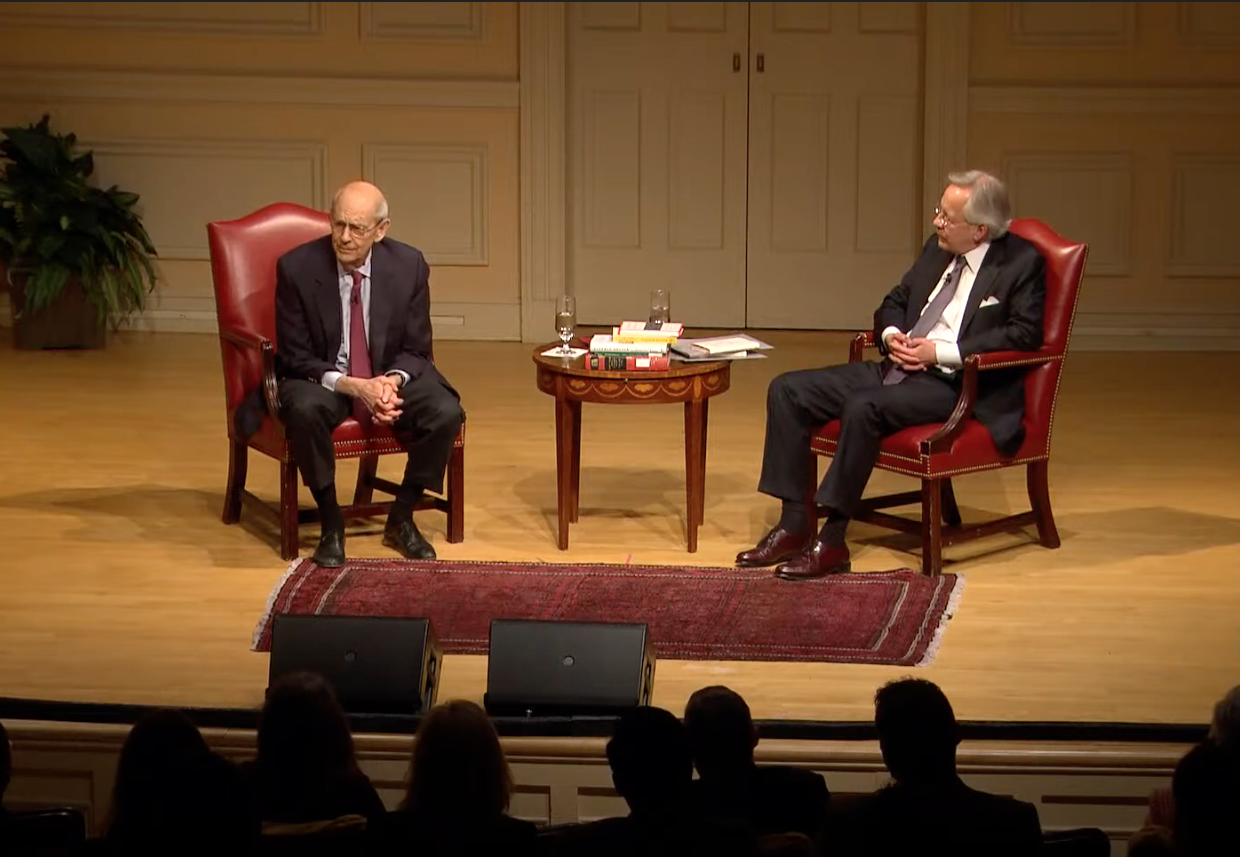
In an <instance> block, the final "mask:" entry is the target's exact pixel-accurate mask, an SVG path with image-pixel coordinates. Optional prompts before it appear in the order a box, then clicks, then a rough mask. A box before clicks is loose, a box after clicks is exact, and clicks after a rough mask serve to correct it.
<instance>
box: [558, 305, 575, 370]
mask: <svg viewBox="0 0 1240 857" xmlns="http://www.w3.org/2000/svg"><path fill="white" fill-rule="evenodd" d="M555 332H556V333H557V334H559V336H560V342H561V343H563V344H562V345H561V346H560V350H559V353H560V354H562V355H564V356H566V357H567V356H568V355H570V354H572V353H573V350H572V349H571V348H569V347H568V343H569V341H570V340H571V339H572V338H573V335H574V334H575V333H576V332H577V299H576V298H575V297H573V296H572V295H560V296H559V297H558V298H556V299H555Z"/></svg>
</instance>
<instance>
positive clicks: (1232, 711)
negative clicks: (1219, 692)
mask: <svg viewBox="0 0 1240 857" xmlns="http://www.w3.org/2000/svg"><path fill="white" fill-rule="evenodd" d="M1210 740H1211V741H1213V742H1214V743H1215V744H1217V745H1218V746H1219V747H1222V748H1223V749H1224V750H1227V751H1228V752H1230V753H1235V754H1236V755H1238V756H1240V685H1236V686H1235V687H1233V688H1232V689H1231V690H1229V691H1227V693H1226V695H1225V696H1224V697H1223V698H1222V699H1220V700H1219V701H1218V704H1216V705H1215V706H1214V718H1213V719H1212V720H1211V721H1210Z"/></svg>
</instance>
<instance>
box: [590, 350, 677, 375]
mask: <svg viewBox="0 0 1240 857" xmlns="http://www.w3.org/2000/svg"><path fill="white" fill-rule="evenodd" d="M586 366H587V367H589V368H590V369H601V370H604V371H609V372H638V371H642V370H646V371H650V372H664V371H666V370H668V369H670V368H671V359H670V358H669V357H668V356H667V355H666V354H650V355H645V354H589V355H586Z"/></svg>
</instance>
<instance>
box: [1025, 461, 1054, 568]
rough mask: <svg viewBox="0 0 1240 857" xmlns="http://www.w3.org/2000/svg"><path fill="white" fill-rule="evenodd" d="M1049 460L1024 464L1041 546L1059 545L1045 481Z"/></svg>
mask: <svg viewBox="0 0 1240 857" xmlns="http://www.w3.org/2000/svg"><path fill="white" fill-rule="evenodd" d="M1048 465H1049V462H1046V461H1035V462H1033V463H1032V464H1029V465H1026V484H1027V485H1028V488H1029V505H1030V506H1032V507H1033V515H1034V518H1035V519H1036V520H1037V523H1038V540H1039V541H1041V542H1042V546H1043V547H1048V548H1057V547H1059V530H1057V529H1056V528H1055V516H1054V515H1053V514H1052V513H1051V493H1050V485H1049V483H1048V481H1047V470H1048Z"/></svg>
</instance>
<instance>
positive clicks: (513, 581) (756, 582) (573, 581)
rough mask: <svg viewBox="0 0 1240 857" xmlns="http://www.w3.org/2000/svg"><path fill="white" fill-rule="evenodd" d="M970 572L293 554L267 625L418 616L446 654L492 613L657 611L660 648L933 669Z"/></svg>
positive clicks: (579, 618)
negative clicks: (330, 560)
mask: <svg viewBox="0 0 1240 857" xmlns="http://www.w3.org/2000/svg"><path fill="white" fill-rule="evenodd" d="M963 588H964V579H963V578H962V577H960V576H959V575H955V574H944V575H942V576H940V577H937V578H929V577H925V576H924V575H921V574H918V573H916V572H914V571H911V570H909V569H900V570H898V571H889V572H878V573H871V574H842V575H836V576H832V577H828V578H823V579H821V580H812V581H797V582H788V581H782V580H778V579H776V578H775V577H773V576H772V575H771V573H770V571H767V570H761V571H746V570H741V569H736V568H694V567H681V566H634V565H556V564H551V563H516V562H459V561H452V562H448V561H414V560H404V559H400V560H396V559H393V560H385V559H356V560H350V561H349V562H348V563H347V564H346V565H345V567H344V568H335V569H327V568H320V567H319V566H317V565H315V563H314V561H313V560H310V559H308V558H306V559H299V560H294V561H293V562H292V564H290V566H289V568H288V571H287V572H285V574H284V576H283V577H282V578H281V579H280V582H279V583H278V584H277V585H276V587H275V590H274V591H273V592H272V593H271V597H270V599H269V600H268V603H267V609H266V611H265V612H264V614H263V618H262V619H261V620H260V621H259V623H258V627H257V628H256V629H255V631H254V643H253V645H254V651H264V652H265V651H270V650H271V617H272V616H273V615H275V614H278V613H301V614H305V613H312V614H324V615H353V616H418V617H426V618H429V619H430V620H431V625H432V627H433V629H434V632H435V635H436V637H437V638H438V639H439V643H440V646H441V648H442V650H443V651H444V653H446V654H451V653H465V654H486V652H487V643H488V638H489V635H490V625H491V620H492V619H538V620H544V621H548V620H550V621H556V620H558V621H568V622H644V623H646V624H647V625H648V626H649V630H650V638H651V641H652V642H653V644H654V649H655V654H656V656H658V657H660V658H668V659H676V660H708V661H827V662H832V663H850V664H885V665H890V666H925V665H926V664H928V663H930V661H931V660H932V659H933V658H934V655H935V652H936V651H937V650H938V647H939V641H940V640H941V638H942V635H943V631H944V630H945V628H946V626H947V622H948V620H949V619H950V618H951V615H952V613H953V612H954V611H955V609H956V604H957V602H958V600H959V598H960V592H961V590H962V589H963Z"/></svg>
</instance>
